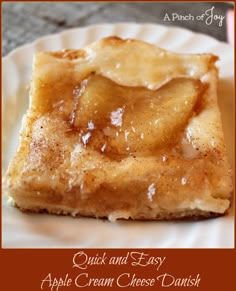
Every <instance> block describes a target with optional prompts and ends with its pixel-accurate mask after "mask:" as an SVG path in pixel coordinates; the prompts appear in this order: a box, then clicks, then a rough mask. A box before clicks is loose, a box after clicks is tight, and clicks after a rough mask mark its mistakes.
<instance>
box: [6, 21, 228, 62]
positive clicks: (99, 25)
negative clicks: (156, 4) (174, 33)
mask: <svg viewBox="0 0 236 291" xmlns="http://www.w3.org/2000/svg"><path fill="white" fill-rule="evenodd" d="M107 25H110V26H120V25H125V26H127V25H128V26H156V27H161V28H162V29H167V30H173V29H174V30H179V31H180V32H183V33H189V34H190V35H192V36H199V37H207V38H209V39H211V41H214V42H215V43H216V44H220V45H224V46H227V47H228V48H231V49H233V47H232V46H231V45H230V44H229V43H227V42H223V41H220V40H218V39H216V38H214V37H213V36H210V35H208V34H204V33H201V32H195V31H192V30H191V29H188V28H183V27H180V26H175V25H168V26H167V25H163V24H158V23H153V22H115V23H109V22H104V23H98V24H90V25H85V26H78V27H73V28H69V29H64V30H62V31H59V32H56V33H50V34H46V35H44V36H41V37H38V38H37V39H35V40H34V41H31V42H27V43H25V44H22V45H19V46H17V47H16V48H14V49H13V50H11V51H10V52H8V54H6V55H5V56H3V57H2V61H3V62H4V61H5V59H7V58H9V57H12V56H13V55H14V54H15V53H16V52H18V51H19V50H23V49H26V48H27V47H30V46H36V45H37V43H38V42H42V41H45V40H46V39H47V38H52V37H59V36H60V35H61V34H65V33H71V32H73V31H75V30H80V29H81V30H83V29H84V30H85V29H92V28H93V27H99V28H102V27H105V26H107Z"/></svg>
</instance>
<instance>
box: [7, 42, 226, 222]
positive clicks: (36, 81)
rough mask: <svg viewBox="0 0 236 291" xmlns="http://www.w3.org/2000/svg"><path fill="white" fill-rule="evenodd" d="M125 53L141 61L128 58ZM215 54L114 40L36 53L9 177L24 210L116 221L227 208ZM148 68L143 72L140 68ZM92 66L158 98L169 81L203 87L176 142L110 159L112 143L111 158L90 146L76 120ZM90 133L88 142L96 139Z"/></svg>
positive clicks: (203, 213)
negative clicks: (176, 51)
mask: <svg viewBox="0 0 236 291" xmlns="http://www.w3.org/2000/svg"><path fill="white" fill-rule="evenodd" d="M129 51H132V52H133V55H134V57H135V62H134V60H133V59H132V58H131V59H130V60H129V58H127V55H126V53H127V52H129ZM107 59H108V60H109V61H107ZM216 59H217V57H215V56H213V55H210V54H209V55H206V54H205V55H176V54H173V53H170V52H167V51H164V50H161V49H158V48H156V47H154V46H152V45H150V44H146V43H144V42H139V41H136V40H121V39H119V38H116V37H111V38H106V39H104V40H101V41H100V42H98V43H95V44H92V45H90V46H88V47H86V48H84V49H83V50H65V51H63V52H53V53H48V52H46V53H39V54H38V55H37V56H36V58H35V62H34V72H33V82H32V86H31V102H30V108H29V110H28V112H27V115H26V117H25V121H24V123H23V126H22V133H21V142H20V146H19V149H18V152H17V154H16V156H15V157H14V159H13V161H12V163H11V164H10V166H9V169H8V172H7V176H6V183H5V184H6V188H7V192H8V194H9V195H10V196H11V197H12V198H13V199H14V200H15V203H16V205H18V207H19V208H21V209H28V210H31V211H34V212H38V211H41V210H47V211H48V212H49V213H64V214H71V215H84V216H93V217H108V218H109V219H110V220H115V219H117V218H125V219H128V218H131V219H150V220H153V219H173V218H182V217H200V216H201V217H211V216H213V215H215V216H218V215H222V214H224V213H226V211H227V209H228V207H229V205H230V193H231V191H232V181H231V171H230V168H229V164H228V161H227V157H226V150H225V145H224V139H223V131H222V125H221V120H220V112H219V109H218V105H217V94H216V86H217V79H218V75H217V74H218V72H217V69H216V67H215V64H214V62H215V61H216ZM117 61H118V63H117ZM155 62H156V63H159V64H160V66H159V69H158V70H157V69H156V67H155V66H153V64H155ZM161 62H162V63H163V64H162V65H161ZM167 64H168V66H170V68H171V69H170V70H167V69H166V67H167ZM123 67H124V68H123ZM144 67H146V68H147V71H145V70H140V68H144ZM92 72H96V74H97V75H100V76H102V77H104V78H109V79H110V80H111V82H115V83H116V84H117V85H119V86H123V87H124V88H126V87H127V91H128V87H129V88H133V87H140V88H141V87H142V88H146V90H151V91H152V94H153V92H155V90H157V91H158V90H161V88H163V87H164V84H167V83H168V84H169V83H170V80H171V79H173V78H180V79H181V78H192V77H194V78H195V79H197V80H201V82H200V81H198V82H199V83H203V84H204V86H205V87H206V90H205V91H204V94H203V95H202V96H201V100H200V99H199V100H198V101H199V102H196V106H195V107H194V110H193V112H192V114H191V115H189V119H188V121H187V123H186V122H185V123H184V125H185V126H184V128H183V127H181V130H177V133H176V136H175V138H174V139H173V142H172V143H170V144H168V145H167V144H165V142H164V141H163V145H162V146H161V147H160V146H159V147H158V148H157V149H154V150H152V152H151V153H150V152H147V153H145V154H144V152H142V151H140V152H134V151H133V152H128V154H126V155H124V154H122V153H121V154H119V155H117V154H116V155H114V150H113V149H112V146H116V144H115V145H114V144H113V145H112V146H111V148H110V149H111V150H110V151H111V153H113V154H110V155H109V154H108V153H107V152H105V154H104V153H103V150H102V149H101V150H98V149H97V148H96V147H93V146H92V143H91V144H90V143H88V144H87V141H86V142H84V140H86V139H85V137H86V134H87V133H88V131H85V129H84V128H79V127H75V124H74V122H73V126H72V124H71V120H72V116H71V114H73V112H74V111H75V109H76V110H77V108H76V107H75V104H74V103H75V100H76V98H78V94H81V93H80V92H81V91H79V90H81V88H80V84H81V82H82V81H83V80H87V78H88V76H89V75H90V74H91V73H92ZM124 72H125V73H124ZM170 72H171V73H170ZM95 89H96V88H95ZM131 91H132V90H131ZM150 95H151V94H150ZM80 97H81V96H80ZM198 97H199V98H200V95H199V96H198ZM85 111H86V110H85ZM85 115H86V112H85ZM169 122H170V123H171V122H172V121H169ZM86 130H87V129H86ZM90 133H91V135H92V137H91V141H92V140H93V138H95V139H96V138H98V136H99V135H96V134H95V131H90ZM106 134H107V133H106ZM109 134H110V133H109ZM93 135H94V137H93ZM151 136H152V135H151ZM89 138H90V136H89ZM103 138H104V136H103ZM96 144H97V141H96ZM102 148H103V147H102Z"/></svg>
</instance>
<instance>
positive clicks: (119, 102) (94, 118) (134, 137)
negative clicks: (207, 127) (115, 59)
mask: <svg viewBox="0 0 236 291" xmlns="http://www.w3.org/2000/svg"><path fill="white" fill-rule="evenodd" d="M201 91H202V83H201V82H200V81H199V80H195V79H189V78H176V79H173V80H171V81H170V82H168V83H167V84H166V85H164V86H163V87H161V88H160V89H158V90H155V91H153V90H149V89H146V88H143V87H125V86H121V85H118V84H116V83H114V82H113V81H111V80H109V79H107V78H105V77H102V76H99V75H91V76H90V77H89V78H88V79H86V80H84V81H83V82H82V86H81V88H80V91H79V94H78V101H77V103H76V106H75V110H74V112H73V117H74V119H73V125H74V126H75V127H76V128H78V129H81V130H82V131H83V134H85V135H86V134H87V135H88V132H89V140H88V141H87V140H86V145H87V146H91V147H93V148H95V149H100V150H101V149H103V150H102V151H105V152H108V151H109V152H112V153H113V154H121V155H126V154H130V153H134V152H136V153H137V152H141V153H144V152H150V151H153V150H155V149H157V148H161V147H163V146H166V145H168V144H169V143H171V142H172V141H173V139H174V137H175V135H176V134H177V133H178V132H179V130H181V129H182V128H183V126H184V125H185V124H186V123H187V121H188V118H189V116H190V115H191V114H192V112H193V108H194V106H195V103H196V101H197V99H198V96H199V94H200V93H201ZM92 131H93V133H92ZM104 145H105V146H104Z"/></svg>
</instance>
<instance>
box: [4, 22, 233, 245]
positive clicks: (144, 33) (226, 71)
mask: <svg viewBox="0 0 236 291" xmlns="http://www.w3.org/2000/svg"><path fill="white" fill-rule="evenodd" d="M109 35H117V36H120V37H124V38H126V37H132V38H137V39H141V40H144V41H148V42H150V43H153V44H155V45H157V46H160V47H162V48H165V49H169V50H173V51H176V52H180V53H181V52H183V53H203V52H212V53H214V54H216V55H219V56H220V61H219V67H220V76H221V79H220V83H219V104H220V107H221V111H222V119H223V126H224V130H225V136H226V143H227V148H228V152H229V157H230V160H231V162H232V161H233V108H234V106H233V84H234V80H233V79H234V75H233V64H234V60H233V48H232V47H230V46H229V45H227V44H225V43H221V42H218V41H217V40H215V39H213V38H211V37H209V36H206V35H202V34H196V33H193V32H191V31H188V30H184V29H180V28H176V27H164V26H160V25H153V24H133V23H120V24H104V25H95V26H90V27H85V28H75V29H72V30H68V31H64V32H62V33H60V34H56V35H50V36H47V37H44V38H41V39H39V40H37V41H36V42H34V43H32V44H29V45H26V46H23V47H20V48H18V49H16V50H14V51H13V52H12V53H10V54H9V55H8V56H7V57H5V58H4V59H3V74H2V75H3V77H2V78H3V80H2V85H3V92H2V96H3V99H2V101H3V106H2V108H3V172H4V171H5V170H6V167H7V165H8V163H9V161H10V159H11V158H12V156H13V154H14V152H15V150H16V148H17V144H18V135H19V129H20V123H21V118H22V115H23V113H24V112H25V110H26V108H27V106H28V97H27V96H28V88H29V82H30V74H31V63H32V57H33V54H34V53H35V52H36V51H39V50H60V49H63V48H80V47H82V46H84V45H86V44H89V43H91V42H92V41H96V40H98V39H100V38H102V37H105V36H109ZM6 200H7V199H6V197H5V196H4V195H3V212H2V213H3V220H2V221H3V235H2V243H3V247H4V248H15V247H17V248H59V247H60V248H83V247H87V248H103V247H104V248H131V247H132V248H232V247H233V245H234V240H233V238H234V217H233V211H232V210H231V212H230V215H228V216H225V217H221V218H217V219H210V220H204V221H197V222H136V221H119V222H117V223H111V222H109V221H104V220H96V219H92V218H78V219H73V218H71V217H62V216H61V217H60V216H52V215H51V216H50V215H46V214H45V215H40V214H24V213H21V212H20V211H19V210H17V209H15V208H13V207H11V206H9V205H8V204H7V202H6Z"/></svg>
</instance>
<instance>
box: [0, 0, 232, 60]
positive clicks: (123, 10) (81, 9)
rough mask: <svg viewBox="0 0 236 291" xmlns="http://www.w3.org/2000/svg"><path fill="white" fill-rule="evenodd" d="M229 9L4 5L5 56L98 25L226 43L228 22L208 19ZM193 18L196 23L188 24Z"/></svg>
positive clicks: (226, 5)
mask: <svg viewBox="0 0 236 291" xmlns="http://www.w3.org/2000/svg"><path fill="white" fill-rule="evenodd" d="M212 7H214V8H212ZM229 8H230V4H229V3H217V2H201V3H200V2H199V3H196V2H195V3H190V2H187V3H183V2H182V3H180V2H179V3H178V2H177V3H176V2H172V3H171V2H169V3H164V2H156V3H150V2H149V3H148V2H146V3H145V2H133V3H132V2H127V3H125V2H123V3H121V2H118V3H114V2H90V3H88V2H87V3H86V2H76V3H75V2H74V3H73V2H70V3H68V2H57V3H55V2H48V3H43V2H34V3H27V2H11V3H8V2H5V3H3V4H2V13H3V40H2V48H3V50H2V53H3V55H6V54H8V53H9V52H10V51H11V50H13V49H14V48H16V47H18V46H20V45H23V44H26V43H29V42H32V41H34V40H36V39H37V38H39V37H41V36H44V35H47V34H51V33H56V32H60V31H62V30H65V29H69V28H73V27H82V26H87V25H90V24H96V23H115V22H139V23H145V22H146V23H158V24H165V25H172V26H180V27H185V28H188V29H191V30H192V31H195V32H200V33H205V34H208V35H211V36H212V37H215V38H216V39H218V40H220V41H226V40H227V39H226V19H225V18H224V19H222V25H221V26H220V20H219V19H218V20H214V19H213V21H212V23H208V24H207V23H206V18H207V17H210V15H211V14H210V13H211V12H213V15H214V17H216V15H218V16H221V17H225V15H226V12H227V10H228V9H229ZM166 13H167V14H168V16H169V18H170V20H169V21H167V17H166V20H165V21H164V18H165V16H166ZM174 13H175V14H174ZM204 13H207V14H208V16H207V15H206V14H205V16H204V20H202V21H201V20H196V18H197V17H200V16H201V15H202V14H204ZM190 14H191V15H192V16H193V17H194V20H192V19H189V20H187V18H190ZM177 15H178V16H177ZM181 15H182V16H186V17H185V20H183V19H182V20H181V19H180V17H181ZM174 16H175V18H173V19H172V17H174ZM208 20H209V21H208V22H210V20H211V19H210V18H208Z"/></svg>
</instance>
